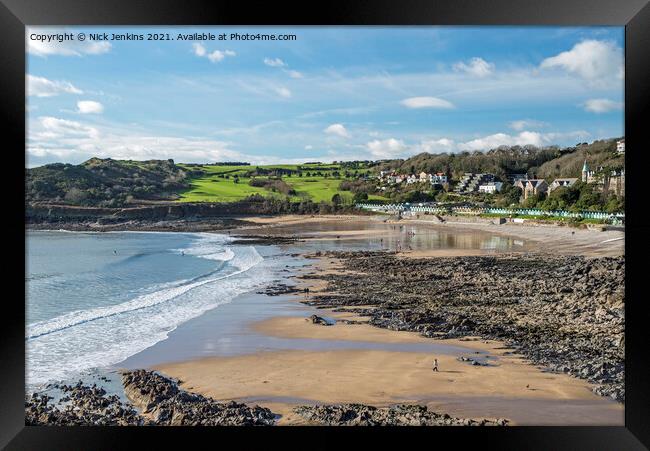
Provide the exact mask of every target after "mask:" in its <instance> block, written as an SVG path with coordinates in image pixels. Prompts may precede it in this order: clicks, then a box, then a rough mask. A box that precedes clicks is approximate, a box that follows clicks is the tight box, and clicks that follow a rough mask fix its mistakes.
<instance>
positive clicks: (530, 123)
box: [508, 119, 548, 131]
mask: <svg viewBox="0 0 650 451" xmlns="http://www.w3.org/2000/svg"><path fill="white" fill-rule="evenodd" d="M547 125H548V124H547V123H546V122H542V121H536V120H534V119H522V120H519V121H512V122H510V123H508V127H510V128H511V129H513V130H517V131H522V130H524V129H526V128H528V129H531V128H541V127H546V126H547Z"/></svg>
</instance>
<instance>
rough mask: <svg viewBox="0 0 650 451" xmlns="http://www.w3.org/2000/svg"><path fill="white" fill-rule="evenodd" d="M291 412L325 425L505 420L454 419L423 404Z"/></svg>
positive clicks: (499, 423) (501, 422)
mask: <svg viewBox="0 0 650 451" xmlns="http://www.w3.org/2000/svg"><path fill="white" fill-rule="evenodd" d="M293 411H294V412H295V413H297V414H298V415H300V416H301V417H303V418H305V419H306V420H308V421H309V422H310V423H313V424H316V425H325V426H465V425H466V426H470V425H479V424H480V425H485V426H505V425H506V424H507V423H508V420H505V419H481V420H478V421H474V420H470V419H463V418H453V417H450V416H449V415H448V414H441V413H436V412H432V411H430V410H428V408H427V407H426V406H419V405H405V404H403V405H396V406H391V407H382V408H377V407H374V406H367V405H364V404H336V405H319V406H299V407H296V408H294V409H293Z"/></svg>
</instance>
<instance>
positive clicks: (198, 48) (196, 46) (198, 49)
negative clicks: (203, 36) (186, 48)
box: [192, 42, 207, 56]
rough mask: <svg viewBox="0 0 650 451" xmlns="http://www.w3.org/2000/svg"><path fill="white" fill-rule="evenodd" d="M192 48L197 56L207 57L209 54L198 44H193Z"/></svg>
mask: <svg viewBox="0 0 650 451" xmlns="http://www.w3.org/2000/svg"><path fill="white" fill-rule="evenodd" d="M192 48H193V49H194V54H195V55H196V56H205V55H206V53H207V50H205V47H203V46H202V45H201V44H199V43H198V42H196V43H194V44H192Z"/></svg>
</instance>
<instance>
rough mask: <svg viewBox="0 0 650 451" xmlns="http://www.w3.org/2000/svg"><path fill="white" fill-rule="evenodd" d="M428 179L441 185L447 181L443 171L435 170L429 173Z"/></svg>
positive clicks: (434, 183)
mask: <svg viewBox="0 0 650 451" xmlns="http://www.w3.org/2000/svg"><path fill="white" fill-rule="evenodd" d="M429 180H430V181H431V184H433V185H443V184H445V183H447V176H446V175H445V174H444V173H443V172H436V173H435V174H429Z"/></svg>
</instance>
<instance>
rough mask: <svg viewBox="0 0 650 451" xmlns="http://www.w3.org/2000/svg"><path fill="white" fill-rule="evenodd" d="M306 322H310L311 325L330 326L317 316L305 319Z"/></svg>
mask: <svg viewBox="0 0 650 451" xmlns="http://www.w3.org/2000/svg"><path fill="white" fill-rule="evenodd" d="M306 320H307V321H311V323H312V324H320V325H321V326H330V325H331V324H330V323H329V322H328V321H327V320H326V319H325V318H323V317H321V316H318V315H311V316H310V317H309V318H306Z"/></svg>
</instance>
